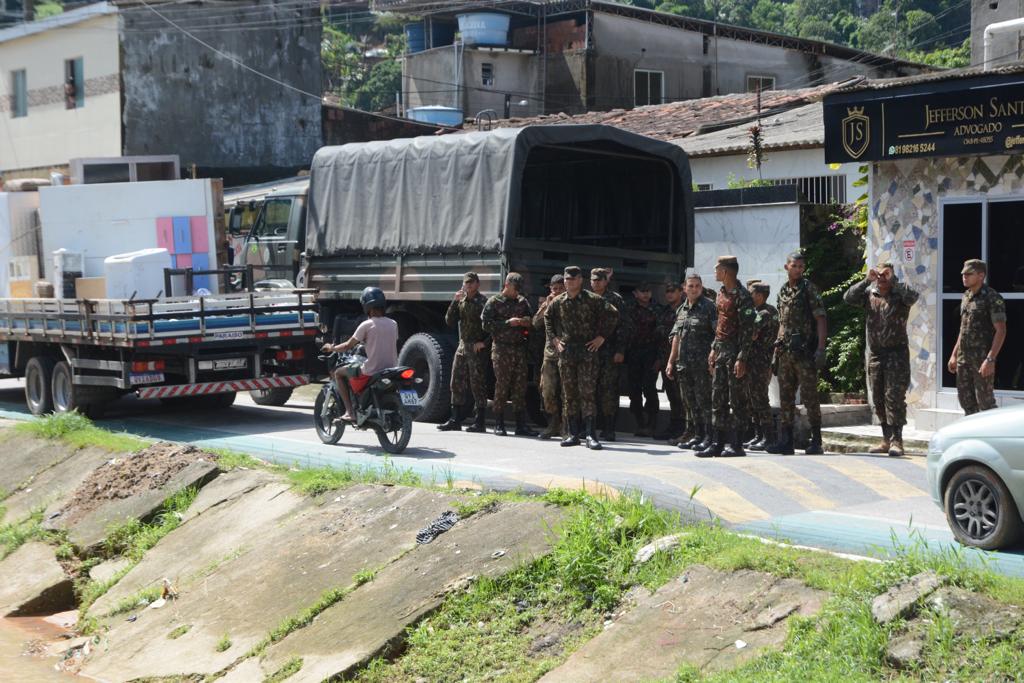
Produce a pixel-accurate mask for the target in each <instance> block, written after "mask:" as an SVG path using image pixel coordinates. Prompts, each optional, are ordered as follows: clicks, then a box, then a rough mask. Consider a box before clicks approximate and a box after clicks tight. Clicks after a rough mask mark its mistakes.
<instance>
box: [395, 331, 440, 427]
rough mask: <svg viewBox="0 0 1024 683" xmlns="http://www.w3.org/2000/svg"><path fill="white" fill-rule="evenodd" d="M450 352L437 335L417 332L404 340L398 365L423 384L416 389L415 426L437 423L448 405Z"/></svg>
mask: <svg viewBox="0 0 1024 683" xmlns="http://www.w3.org/2000/svg"><path fill="white" fill-rule="evenodd" d="M453 356H454V351H453V350H452V346H451V344H450V343H449V342H448V340H447V339H445V338H444V337H442V336H440V335H435V334H430V333H428V332H420V333H419V334H414V335H412V336H411V337H409V339H407V340H406V342H405V344H404V345H403V346H402V351H401V352H400V353H399V354H398V364H399V365H408V366H409V367H411V368H412V369H413V370H415V371H416V376H417V377H419V378H421V379H422V380H423V382H422V383H421V384H417V385H416V392H417V393H418V394H419V395H420V411H419V413H418V414H417V415H416V420H417V421H419V422H440V421H441V420H444V419H445V418H446V417H447V416H448V410H449V406H450V405H451V399H452V396H451V387H450V382H451V377H452V357H453Z"/></svg>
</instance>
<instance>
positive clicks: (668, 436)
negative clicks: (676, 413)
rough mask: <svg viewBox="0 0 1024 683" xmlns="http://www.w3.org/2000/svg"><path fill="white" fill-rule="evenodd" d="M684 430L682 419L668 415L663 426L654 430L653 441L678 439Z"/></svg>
mask: <svg viewBox="0 0 1024 683" xmlns="http://www.w3.org/2000/svg"><path fill="white" fill-rule="evenodd" d="M685 431H686V425H685V424H684V423H683V420H680V419H679V418H677V417H670V418H669V420H668V424H667V425H665V428H664V429H660V430H658V431H656V432H654V437H653V438H654V440H655V441H678V440H679V439H680V438H681V437H682V435H683V432H685Z"/></svg>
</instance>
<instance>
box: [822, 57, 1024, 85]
mask: <svg viewBox="0 0 1024 683" xmlns="http://www.w3.org/2000/svg"><path fill="white" fill-rule="evenodd" d="M1020 73H1024V63H1021V62H1014V63H1013V64H1007V65H1005V66H999V67H995V68H992V69H985V68H984V67H982V66H970V67H964V68H962V69H949V70H948V71H938V72H935V73H927V74H918V75H916V76H902V77H900V78H871V79H864V80H861V81H858V82H856V83H846V84H844V85H843V87H841V88H838V89H837V92H854V91H857V90H887V89H889V88H899V87H901V86H905V85H917V84H918V83H937V82H940V81H957V80H961V79H964V78H973V77H975V76H1011V75H1014V74H1020Z"/></svg>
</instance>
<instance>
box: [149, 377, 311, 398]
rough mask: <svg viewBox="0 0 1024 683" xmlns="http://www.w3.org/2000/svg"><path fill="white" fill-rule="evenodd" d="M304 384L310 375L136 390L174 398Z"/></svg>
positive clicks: (153, 395) (158, 396) (160, 396)
mask: <svg viewBox="0 0 1024 683" xmlns="http://www.w3.org/2000/svg"><path fill="white" fill-rule="evenodd" d="M303 384H309V375H287V376H284V377H261V378H259V379H235V380H229V381H225V382H199V383H197V384H175V385H173V386H162V387H140V388H139V389H136V392H137V393H138V395H139V398H174V397H178V396H206V395H208V394H220V393H223V392H226V391H253V390H255V389H279V388H283V387H300V386H302V385H303Z"/></svg>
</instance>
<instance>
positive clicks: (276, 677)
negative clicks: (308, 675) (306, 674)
mask: <svg viewBox="0 0 1024 683" xmlns="http://www.w3.org/2000/svg"><path fill="white" fill-rule="evenodd" d="M301 669H302V657H292V658H291V659H289V660H288V661H287V662H285V663H284V666H282V667H281V668H280V669H278V670H277V671H275V672H274V673H272V674H270V675H269V676H267V677H266V678H264V679H263V683H281V681H283V680H285V679H286V678H289V677H291V676H294V675H295V674H297V673H299V671H300V670H301Z"/></svg>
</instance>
